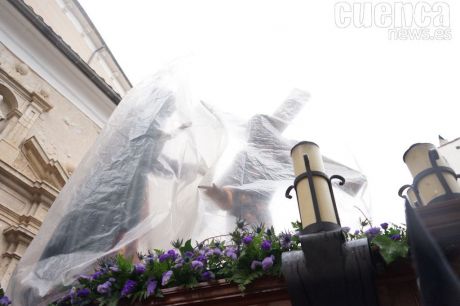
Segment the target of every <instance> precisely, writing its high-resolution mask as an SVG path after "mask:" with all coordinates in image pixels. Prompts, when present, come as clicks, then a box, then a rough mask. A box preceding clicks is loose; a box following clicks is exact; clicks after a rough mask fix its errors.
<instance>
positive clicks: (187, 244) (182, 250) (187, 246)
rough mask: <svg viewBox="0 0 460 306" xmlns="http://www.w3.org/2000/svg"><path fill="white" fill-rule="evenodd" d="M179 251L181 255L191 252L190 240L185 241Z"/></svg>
mask: <svg viewBox="0 0 460 306" xmlns="http://www.w3.org/2000/svg"><path fill="white" fill-rule="evenodd" d="M179 250H180V253H181V254H182V255H184V254H185V252H193V247H192V240H191V239H189V240H187V241H186V242H185V245H184V246H182V247H181V248H180V249H179Z"/></svg>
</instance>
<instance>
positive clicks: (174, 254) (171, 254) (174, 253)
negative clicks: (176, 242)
mask: <svg viewBox="0 0 460 306" xmlns="http://www.w3.org/2000/svg"><path fill="white" fill-rule="evenodd" d="M168 255H169V257H171V258H172V260H176V258H177V253H176V251H175V250H169V251H168Z"/></svg>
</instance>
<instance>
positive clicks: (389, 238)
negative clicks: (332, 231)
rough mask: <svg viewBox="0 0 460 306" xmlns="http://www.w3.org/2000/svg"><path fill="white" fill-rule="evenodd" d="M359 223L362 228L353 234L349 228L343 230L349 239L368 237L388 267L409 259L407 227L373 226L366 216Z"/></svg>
mask: <svg viewBox="0 0 460 306" xmlns="http://www.w3.org/2000/svg"><path fill="white" fill-rule="evenodd" d="M363 215H364V214H363ZM359 221H360V228H359V229H357V230H355V231H353V232H351V231H350V228H349V227H344V228H343V231H344V232H345V234H346V235H347V238H348V239H350V240H353V239H360V238H364V237H367V238H368V239H369V242H370V244H371V247H372V249H374V250H375V251H378V252H379V253H380V255H381V256H382V257H383V260H384V261H385V263H386V264H387V265H388V264H391V263H392V262H394V261H395V260H397V259H399V258H406V257H407V255H408V252H409V245H408V241H407V231H406V227H405V225H397V224H388V223H386V222H384V223H382V224H380V226H373V225H372V222H371V221H370V220H369V219H368V218H367V217H366V216H365V215H364V219H361V218H360V220H359Z"/></svg>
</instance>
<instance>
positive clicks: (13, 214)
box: [0, 43, 100, 287]
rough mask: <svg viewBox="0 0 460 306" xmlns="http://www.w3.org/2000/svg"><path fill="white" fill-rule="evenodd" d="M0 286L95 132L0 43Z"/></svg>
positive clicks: (85, 118) (67, 101)
mask: <svg viewBox="0 0 460 306" xmlns="http://www.w3.org/2000/svg"><path fill="white" fill-rule="evenodd" d="M0 112H1V113H0V256H1V257H2V259H1V261H0V284H1V286H2V287H6V286H7V284H8V280H9V278H10V276H11V273H12V272H13V270H14V268H15V266H16V264H17V262H18V261H19V259H20V258H21V256H22V255H23V254H24V251H25V250H26V248H27V246H28V245H29V243H30V241H31V240H32V239H33V237H34V236H35V235H36V233H37V232H38V230H39V228H40V226H41V224H42V222H43V220H44V218H45V216H46V213H47V211H48V209H49V207H50V206H51V205H52V203H53V201H54V199H55V198H56V196H57V195H58V193H59V191H60V190H61V189H62V187H63V186H64V184H65V183H66V181H67V180H68V178H69V176H70V174H71V173H72V171H73V169H74V168H75V167H76V166H77V165H78V163H79V162H80V160H81V159H82V157H83V156H84V154H85V153H86V152H87V151H88V149H89V148H90V147H91V145H92V144H93V142H94V140H95V139H96V137H97V135H98V133H99V131H100V128H99V127H98V126H97V125H96V124H95V123H94V122H93V121H92V120H91V119H89V118H88V117H87V116H86V115H85V114H83V113H82V112H81V111H80V110H79V109H78V108H77V107H76V106H74V105H73V104H72V103H71V102H70V101H69V100H68V99H66V98H65V97H64V96H63V95H61V94H60V93H59V92H58V91H57V90H55V89H54V88H53V87H52V86H51V85H50V84H49V83H47V82H46V80H44V79H43V78H41V77H40V76H39V75H38V74H37V73H35V72H34V71H33V70H32V69H31V68H30V67H28V66H27V65H26V64H25V63H23V62H22V61H21V60H20V59H19V58H18V57H16V56H15V55H14V54H13V53H12V52H10V51H9V50H8V49H7V48H6V47H5V46H4V45H3V44H1V43H0Z"/></svg>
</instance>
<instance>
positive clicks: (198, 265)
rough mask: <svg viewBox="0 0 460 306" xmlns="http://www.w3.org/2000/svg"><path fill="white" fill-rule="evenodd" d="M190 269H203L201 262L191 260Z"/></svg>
mask: <svg viewBox="0 0 460 306" xmlns="http://www.w3.org/2000/svg"><path fill="white" fill-rule="evenodd" d="M192 269H193V270H195V271H197V270H201V269H203V263H202V262H201V261H198V260H194V261H192Z"/></svg>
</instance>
